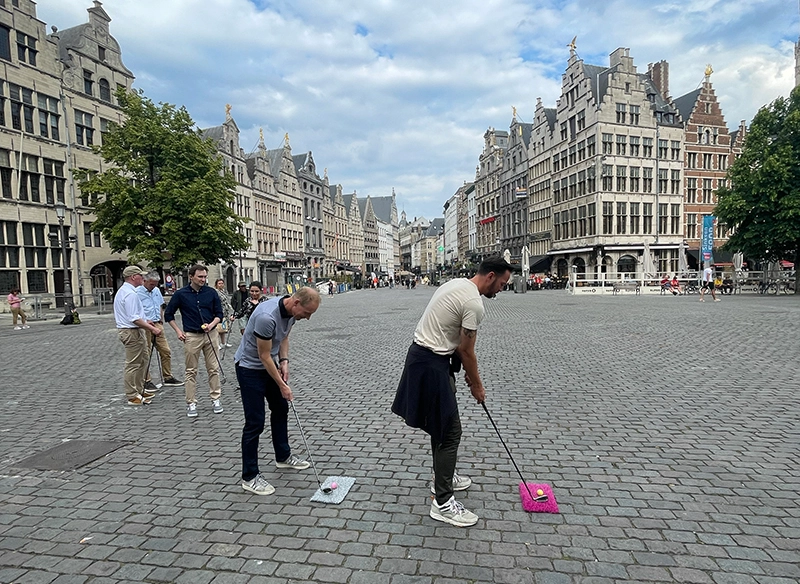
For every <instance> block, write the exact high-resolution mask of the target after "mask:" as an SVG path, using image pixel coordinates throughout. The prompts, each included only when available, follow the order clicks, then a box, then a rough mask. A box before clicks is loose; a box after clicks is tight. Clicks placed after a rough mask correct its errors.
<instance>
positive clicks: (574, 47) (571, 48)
mask: <svg viewBox="0 0 800 584" xmlns="http://www.w3.org/2000/svg"><path fill="white" fill-rule="evenodd" d="M577 40H578V35H575V36H574V37H572V40H571V41H570V42H569V44H568V45H567V46H568V47H569V52H570V54H572V53H574V52H575V51H576V50H577V48H578V45H576V44H575V41H577Z"/></svg>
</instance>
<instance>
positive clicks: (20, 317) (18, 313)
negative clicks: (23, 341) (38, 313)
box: [6, 288, 31, 331]
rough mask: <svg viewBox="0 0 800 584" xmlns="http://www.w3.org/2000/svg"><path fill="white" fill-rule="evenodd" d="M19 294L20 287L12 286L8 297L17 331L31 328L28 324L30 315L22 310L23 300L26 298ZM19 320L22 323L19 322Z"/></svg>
mask: <svg viewBox="0 0 800 584" xmlns="http://www.w3.org/2000/svg"><path fill="white" fill-rule="evenodd" d="M19 294H20V290H19V288H12V289H11V291H10V292H9V294H8V296H7V297H6V299H7V300H8V307H9V308H10V309H11V319H12V321H13V325H14V330H15V331H21V330H22V329H28V328H31V327H30V326H29V325H28V315H27V314H25V311H24V310H22V301H23V300H24V299H23V298H21V297H20V296H19ZM17 322H19V323H20V324H17Z"/></svg>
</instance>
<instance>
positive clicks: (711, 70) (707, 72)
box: [706, 63, 714, 81]
mask: <svg viewBox="0 0 800 584" xmlns="http://www.w3.org/2000/svg"><path fill="white" fill-rule="evenodd" d="M713 72H714V69H713V67H711V63H709V64H708V65H706V81H708V78H709V77H711V74H712V73H713Z"/></svg>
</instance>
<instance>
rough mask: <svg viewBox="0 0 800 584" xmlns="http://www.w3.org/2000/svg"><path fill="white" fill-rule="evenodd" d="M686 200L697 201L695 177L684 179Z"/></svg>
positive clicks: (689, 201) (688, 201)
mask: <svg viewBox="0 0 800 584" xmlns="http://www.w3.org/2000/svg"><path fill="white" fill-rule="evenodd" d="M686 202H687V203H695V202H699V201H697V179H696V178H687V179H686Z"/></svg>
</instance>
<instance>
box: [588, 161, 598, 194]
mask: <svg viewBox="0 0 800 584" xmlns="http://www.w3.org/2000/svg"><path fill="white" fill-rule="evenodd" d="M595 174H596V171H595V168H594V166H590V167H589V168H588V170H587V171H586V189H587V192H589V193H594V192H595V191H597V179H596V178H595Z"/></svg>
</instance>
